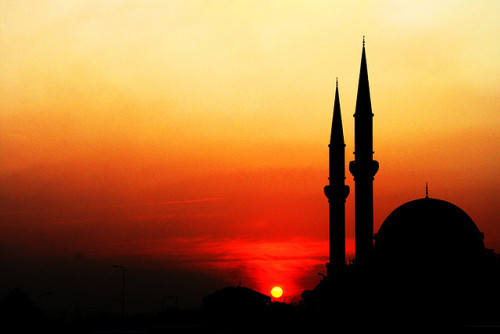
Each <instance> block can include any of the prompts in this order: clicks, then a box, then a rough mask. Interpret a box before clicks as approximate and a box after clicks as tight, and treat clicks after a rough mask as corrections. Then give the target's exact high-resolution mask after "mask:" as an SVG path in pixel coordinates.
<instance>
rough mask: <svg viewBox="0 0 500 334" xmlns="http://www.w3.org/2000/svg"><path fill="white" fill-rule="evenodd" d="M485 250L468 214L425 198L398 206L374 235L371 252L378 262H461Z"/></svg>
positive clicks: (478, 232)
mask: <svg viewBox="0 0 500 334" xmlns="http://www.w3.org/2000/svg"><path fill="white" fill-rule="evenodd" d="M484 251H485V248H484V243H483V234H482V233H481V232H480V231H479V229H478V228H477V226H476V224H474V222H473V221H472V219H471V218H470V217H469V216H468V215H467V213H465V212H464V211H463V210H462V209H460V208H459V207H458V206H456V205H454V204H452V203H449V202H446V201H443V200H438V199H433V198H428V197H426V198H423V199H418V200H414V201H410V202H408V203H405V204H403V205H401V206H400V207H398V208H397V209H396V210H394V211H393V212H392V213H391V214H390V215H389V216H388V217H387V218H386V220H385V221H384V223H383V224H382V226H381V227H380V229H379V231H378V233H377V234H376V235H375V245H374V254H375V256H376V259H377V260H378V261H381V262H392V263H394V261H398V262H399V263H400V264H403V265H404V264H407V265H411V266H415V265H417V264H422V265H425V266H428V265H430V264H432V263H437V264H438V265H439V266H442V264H443V262H445V263H455V264H458V263H460V264H461V265H463V264H465V263H466V262H470V261H475V260H476V259H479V257H480V256H482V255H483V254H484Z"/></svg>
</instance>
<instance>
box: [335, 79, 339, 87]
mask: <svg viewBox="0 0 500 334" xmlns="http://www.w3.org/2000/svg"><path fill="white" fill-rule="evenodd" d="M335 84H336V86H337V88H338V87H339V77H336V78H335Z"/></svg>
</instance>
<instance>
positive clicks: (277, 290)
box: [271, 286, 283, 298]
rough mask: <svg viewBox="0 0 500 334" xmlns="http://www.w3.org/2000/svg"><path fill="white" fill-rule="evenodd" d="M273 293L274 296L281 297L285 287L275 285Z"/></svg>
mask: <svg viewBox="0 0 500 334" xmlns="http://www.w3.org/2000/svg"><path fill="white" fill-rule="evenodd" d="M271 295H272V296H273V297H274V298H280V297H281V296H282V295H283V289H282V288H280V287H279V286H275V287H274V288H272V289H271Z"/></svg>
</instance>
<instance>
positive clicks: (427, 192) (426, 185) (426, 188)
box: [425, 182, 429, 198]
mask: <svg viewBox="0 0 500 334" xmlns="http://www.w3.org/2000/svg"><path fill="white" fill-rule="evenodd" d="M425 198H429V185H428V184H427V182H425Z"/></svg>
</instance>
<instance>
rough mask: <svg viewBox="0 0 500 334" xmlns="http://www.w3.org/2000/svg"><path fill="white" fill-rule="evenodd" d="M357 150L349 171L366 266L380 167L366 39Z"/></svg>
mask: <svg viewBox="0 0 500 334" xmlns="http://www.w3.org/2000/svg"><path fill="white" fill-rule="evenodd" d="M354 151H355V152H354V161H351V162H350V164H349V170H350V172H351V174H352V175H353V176H354V191H355V199H354V205H355V207H354V213H355V239H356V240H355V244H356V259H355V261H356V263H366V262H368V261H369V260H370V257H371V254H372V249H373V179H374V176H375V174H376V173H377V171H378V167H379V165H378V162H377V161H375V160H373V153H374V152H373V113H372V105H371V100H370V86H369V84H368V70H367V67H366V54H365V37H364V36H363V51H362V54H361V69H360V73H359V83H358V96H357V99H356V111H355V113H354Z"/></svg>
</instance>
